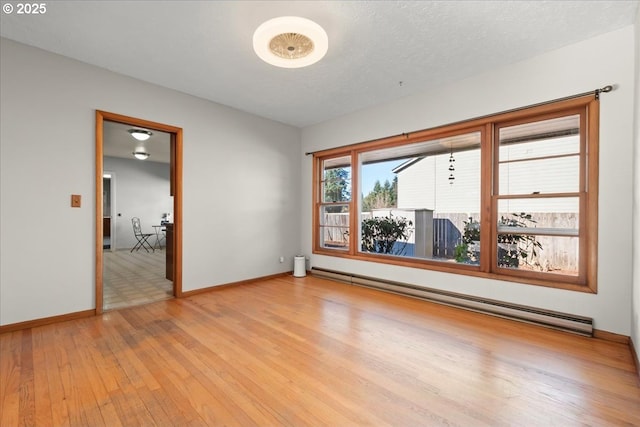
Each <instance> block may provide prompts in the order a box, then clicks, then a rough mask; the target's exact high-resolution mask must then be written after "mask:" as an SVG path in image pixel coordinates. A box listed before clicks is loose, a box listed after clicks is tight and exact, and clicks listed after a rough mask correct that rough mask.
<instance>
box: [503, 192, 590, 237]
mask: <svg viewBox="0 0 640 427" xmlns="http://www.w3.org/2000/svg"><path fill="white" fill-rule="evenodd" d="M579 210H580V200H579V198H578V197H551V198H535V199H502V200H498V215H497V218H498V232H501V231H502V232H505V231H506V232H509V228H522V229H524V230H522V231H523V232H524V231H527V232H530V233H534V234H546V233H553V234H564V235H567V234H570V235H577V233H578V227H579V217H580V215H579ZM536 230H537V231H536Z"/></svg>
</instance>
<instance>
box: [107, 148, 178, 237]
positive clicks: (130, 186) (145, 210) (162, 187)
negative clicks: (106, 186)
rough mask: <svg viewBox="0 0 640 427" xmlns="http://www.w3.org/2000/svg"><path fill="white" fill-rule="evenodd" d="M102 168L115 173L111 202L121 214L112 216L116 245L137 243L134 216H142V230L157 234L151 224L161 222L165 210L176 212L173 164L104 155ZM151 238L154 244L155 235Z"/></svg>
mask: <svg viewBox="0 0 640 427" xmlns="http://www.w3.org/2000/svg"><path fill="white" fill-rule="evenodd" d="M103 168H104V170H105V171H110V172H114V178H112V183H113V184H115V185H114V188H115V191H113V192H112V203H114V204H115V207H116V213H117V214H118V215H120V216H118V215H116V216H115V217H114V218H111V224H112V228H113V227H114V226H115V244H116V246H115V247H116V249H130V248H132V247H133V246H134V245H135V244H136V243H137V240H136V238H135V237H134V235H133V226H132V224H131V218H133V217H138V218H140V223H141V225H142V232H143V233H154V232H155V231H154V229H153V227H152V226H153V225H159V224H160V221H161V220H162V214H163V213H165V212H169V213H171V214H172V215H173V197H171V196H170V195H169V194H170V191H171V190H170V177H169V172H170V167H169V164H167V163H160V162H152V161H149V160H136V159H122V158H119V157H105V158H104V163H103ZM149 241H150V242H152V243H151V244H153V243H154V242H155V237H153V238H151V239H149Z"/></svg>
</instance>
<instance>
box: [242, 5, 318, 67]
mask: <svg viewBox="0 0 640 427" xmlns="http://www.w3.org/2000/svg"><path fill="white" fill-rule="evenodd" d="M328 48H329V39H328V37H327V33H326V32H325V31H324V29H323V28H322V27H321V26H320V25H318V24H316V23H315V22H313V21H311V20H309V19H306V18H300V17H298V16H281V17H279V18H273V19H270V20H268V21H266V22H265V23H263V24H262V25H260V26H259V27H258V28H257V29H256V31H255V33H253V50H254V51H255V52H256V54H257V55H258V56H259V57H260V59H262V60H263V61H264V62H266V63H268V64H271V65H275V66H276V67H282V68H300V67H306V66H308V65H311V64H315V63H316V62H318V61H319V60H321V59H322V58H323V57H324V55H325V54H326V53H327V50H328Z"/></svg>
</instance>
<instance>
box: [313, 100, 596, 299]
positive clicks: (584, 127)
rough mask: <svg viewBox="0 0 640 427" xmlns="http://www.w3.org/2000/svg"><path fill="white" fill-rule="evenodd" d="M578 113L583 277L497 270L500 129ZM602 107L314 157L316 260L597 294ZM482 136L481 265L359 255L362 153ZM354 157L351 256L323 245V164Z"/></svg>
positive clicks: (520, 117) (568, 104)
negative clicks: (324, 258)
mask: <svg viewBox="0 0 640 427" xmlns="http://www.w3.org/2000/svg"><path fill="white" fill-rule="evenodd" d="M575 112H578V113H580V115H581V119H580V125H581V129H580V138H581V141H580V160H579V162H580V194H581V197H580V205H579V206H580V217H579V231H578V238H579V260H578V262H579V273H578V276H577V277H573V276H569V275H559V274H552V273H535V272H529V271H521V270H510V269H507V268H500V267H498V266H497V256H498V254H497V249H496V248H497V215H498V212H497V203H498V197H497V196H498V194H497V193H498V192H497V185H498V184H497V171H496V170H497V164H498V157H497V150H498V149H499V147H498V142H497V138H496V135H497V132H498V130H497V128H498V126H505V124H513V123H517V122H520V123H526V122H531V121H537V120H543V119H544V118H547V117H557V116H562V115H567V114H574V113H575ZM599 116H600V111H599V102H598V99H596V98H595V97H594V96H593V95H589V96H581V97H577V98H573V99H569V100H562V101H557V102H550V103H545V104H542V105H537V106H533V107H527V108H523V109H519V110H513V111H509V112H505V113H498V114H495V115H490V116H485V117H481V118H477V119H471V120H468V121H463V122H458V123H454V124H450V125H444V126H439V127H435V128H431V129H425V130H420V131H416V132H411V133H406V134H402V135H395V136H391V137H387V138H381V139H378V140H373V141H366V142H361V143H357V144H353V145H348V146H345V147H338V148H334V149H329V150H324V151H320V152H316V153H314V154H313V156H314V158H313V180H312V181H313V218H312V222H313V233H312V237H313V248H312V252H313V253H314V254H319V255H326V256H332V257H340V258H348V259H354V260H361V261H368V262H377V263H384V264H391V265H398V266H403V267H412V268H421V269H426V270H433V271H441V272H447V273H454V274H463V275H469V276H475V277H482V278H488V279H496V280H503V281H509V282H518V283H526V284H532V285H538V286H545V287H551V288H558V289H567V290H572V291H578V292H587V293H597V290H598V288H597V265H598V262H597V249H598V161H599ZM478 130H480V131H481V133H482V136H481V138H482V143H481V149H480V150H481V155H480V162H481V176H480V179H481V190H480V191H481V194H480V204H481V205H480V239H481V242H487V243H488V244H486V245H485V244H482V245H481V247H484V248H486V247H487V246H488V247H489V248H491V249H488V250H487V249H485V250H484V251H483V252H481V253H482V255H481V256H480V264H479V265H475V266H474V265H466V264H450V263H443V262H439V261H434V260H428V259H417V258H409V257H398V256H390V255H383V254H369V253H363V252H361V251H359V247H358V245H359V241H360V236H359V234H360V226H359V215H358V212H359V207H358V206H359V203H361V201H360V197H358V196H357V195H359V194H360V191H361V190H360V187H361V183H360V179H359V167H358V164H359V163H358V156H359V155H360V154H361V153H364V152H367V151H372V150H378V149H382V148H392V147H397V146H402V145H405V144H411V143H416V142H421V141H424V140H426V139H435V138H440V137H445V136H448V135H451V134H456V133H463V132H475V131H478ZM343 156H350V157H351V173H352V181H351V194H352V197H351V200H350V201H349V202H348V205H349V213H350V215H349V228H350V230H351V232H352V236H351V238H350V239H349V246H348V249H347V250H344V249H340V250H334V249H330V248H325V247H322V246H321V243H320V233H319V228H320V217H319V215H320V206H321V203H320V202H321V197H322V194H321V190H320V189H321V174H322V164H323V161H325V160H327V159H330V158H334V157H343Z"/></svg>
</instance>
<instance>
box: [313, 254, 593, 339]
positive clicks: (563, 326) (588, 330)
mask: <svg viewBox="0 0 640 427" xmlns="http://www.w3.org/2000/svg"><path fill="white" fill-rule="evenodd" d="M311 275H313V276H318V277H323V278H326V279H332V280H337V281H340V282H345V283H349V284H351V285H357V286H364V287H368V288H373V289H378V290H382V291H386V292H392V293H395V294H400V295H405V296H409V297H413V298H419V299H423V300H426V301H431V302H436V303H439V304H444V305H449V306H452V307H458V308H462V309H466V310H471V311H476V312H480V313H485V314H490V315H492V316H498V317H503V318H506V319H511V320H517V321H520V322H526V323H532V324H534V325H540V326H544V327H547V328H552V329H558V330H561V331H565V332H571V333H574V334H578V335H583V336H588V337H591V336H593V319H592V318H590V317H583V316H575V315H573V314H566V313H559V312H556V311H550V310H543V309H540V308H535V307H528V306H525V305H519V304H511V303H506V302H501V301H496V300H491V299H486V298H481V297H474V296H470V295H464V294H459V293H455V292H448V291H442V290H439V289H431V288H425V287H422V286H416V285H410V284H407V283H400V282H392V281H388V280H382V279H376V278H372V277H366V276H360V275H356V274H351V273H345V272H340V271H334V270H327V269H324V268H318V267H313V268H312V269H311Z"/></svg>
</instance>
